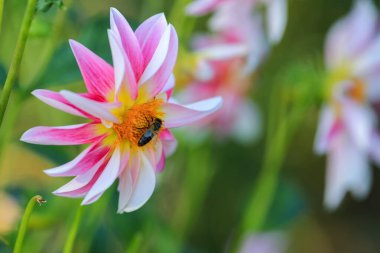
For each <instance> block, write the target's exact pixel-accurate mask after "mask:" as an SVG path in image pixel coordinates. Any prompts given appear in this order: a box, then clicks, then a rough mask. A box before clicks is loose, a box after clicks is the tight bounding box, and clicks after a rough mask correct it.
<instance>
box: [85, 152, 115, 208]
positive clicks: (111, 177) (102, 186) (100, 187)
mask: <svg viewBox="0 0 380 253" xmlns="http://www.w3.org/2000/svg"><path fill="white" fill-rule="evenodd" d="M119 171H120V148H119V147H117V148H116V149H115V150H114V151H113V153H112V156H111V158H110V160H109V161H108V164H107V166H106V167H105V168H104V170H103V172H102V174H101V175H100V176H99V178H98V179H97V180H96V182H95V183H94V185H93V186H92V187H91V190H90V191H89V192H88V193H87V195H86V197H85V198H84V200H83V202H82V205H87V204H90V203H91V202H93V199H94V197H96V196H98V195H99V194H102V193H103V192H104V191H105V190H107V188H109V187H110V186H111V185H112V184H113V182H114V181H115V180H116V178H117V177H118V175H119ZM91 200H92V201H91Z"/></svg>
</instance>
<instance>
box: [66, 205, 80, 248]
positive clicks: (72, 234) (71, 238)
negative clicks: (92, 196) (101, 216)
mask: <svg viewBox="0 0 380 253" xmlns="http://www.w3.org/2000/svg"><path fill="white" fill-rule="evenodd" d="M82 213H83V206H79V207H78V210H77V212H76V214H75V218H74V222H73V223H72V224H71V227H70V231H69V236H68V237H67V240H66V243H65V246H64V248H63V253H71V252H73V246H74V241H75V238H76V236H77V233H78V228H79V224H80V221H81V219H82Z"/></svg>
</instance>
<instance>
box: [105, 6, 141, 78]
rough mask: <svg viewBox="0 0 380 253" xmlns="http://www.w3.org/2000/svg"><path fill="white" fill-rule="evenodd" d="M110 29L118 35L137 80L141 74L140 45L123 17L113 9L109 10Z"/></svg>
mask: <svg viewBox="0 0 380 253" xmlns="http://www.w3.org/2000/svg"><path fill="white" fill-rule="evenodd" d="M110 17H111V29H112V30H114V31H116V32H117V33H118V35H119V38H120V41H121V45H122V47H123V49H124V52H125V53H126V55H127V58H128V59H129V61H130V62H131V65H132V69H133V71H134V73H135V79H137V78H138V77H139V76H140V74H141V72H142V67H143V66H142V65H143V57H142V53H141V48H140V44H139V42H138V40H137V38H136V36H135V34H134V32H133V30H132V28H131V26H130V25H129V24H128V21H127V20H126V19H125V18H124V16H123V15H122V14H121V13H120V12H119V11H118V10H116V9H115V8H111V13H110Z"/></svg>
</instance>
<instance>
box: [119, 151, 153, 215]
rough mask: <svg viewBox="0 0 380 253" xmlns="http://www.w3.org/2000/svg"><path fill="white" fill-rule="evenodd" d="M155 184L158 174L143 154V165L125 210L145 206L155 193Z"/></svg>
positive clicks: (129, 210) (130, 210) (128, 210)
mask: <svg viewBox="0 0 380 253" xmlns="http://www.w3.org/2000/svg"><path fill="white" fill-rule="evenodd" d="M155 185H156V175H155V173H154V168H153V167H152V164H150V162H149V161H148V159H147V158H146V157H145V156H144V155H141V166H140V169H139V174H138V177H137V181H136V185H135V187H134V189H133V193H132V196H131V198H130V200H129V201H128V204H127V206H126V208H125V209H124V210H123V211H124V212H132V211H134V210H136V209H139V208H140V207H141V206H143V205H144V204H145V203H146V202H147V201H148V199H149V198H150V196H151V195H152V194H153V190H154V187H155Z"/></svg>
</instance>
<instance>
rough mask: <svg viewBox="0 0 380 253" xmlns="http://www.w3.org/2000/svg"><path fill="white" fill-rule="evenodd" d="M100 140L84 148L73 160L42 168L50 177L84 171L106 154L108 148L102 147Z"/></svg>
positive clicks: (66, 175) (71, 174)
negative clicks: (50, 167) (46, 168)
mask: <svg viewBox="0 0 380 253" xmlns="http://www.w3.org/2000/svg"><path fill="white" fill-rule="evenodd" d="M101 141H102V139H100V140H99V141H98V142H96V143H94V144H93V145H91V146H90V147H88V148H86V149H85V150H84V151H82V152H81V153H80V154H79V155H78V156H77V157H76V158H74V160H72V161H70V162H68V163H65V164H63V165H61V166H58V167H55V168H52V169H48V170H44V172H45V173H46V174H48V175H49V176H52V177H59V176H64V177H68V176H76V175H78V174H83V173H85V172H86V171H88V170H89V169H90V168H92V167H93V166H95V164H96V163H97V162H98V161H99V160H101V159H102V158H103V157H105V156H106V155H107V154H108V152H109V150H110V149H109V148H105V147H103V146H102V145H101V144H100V142H101Z"/></svg>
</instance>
